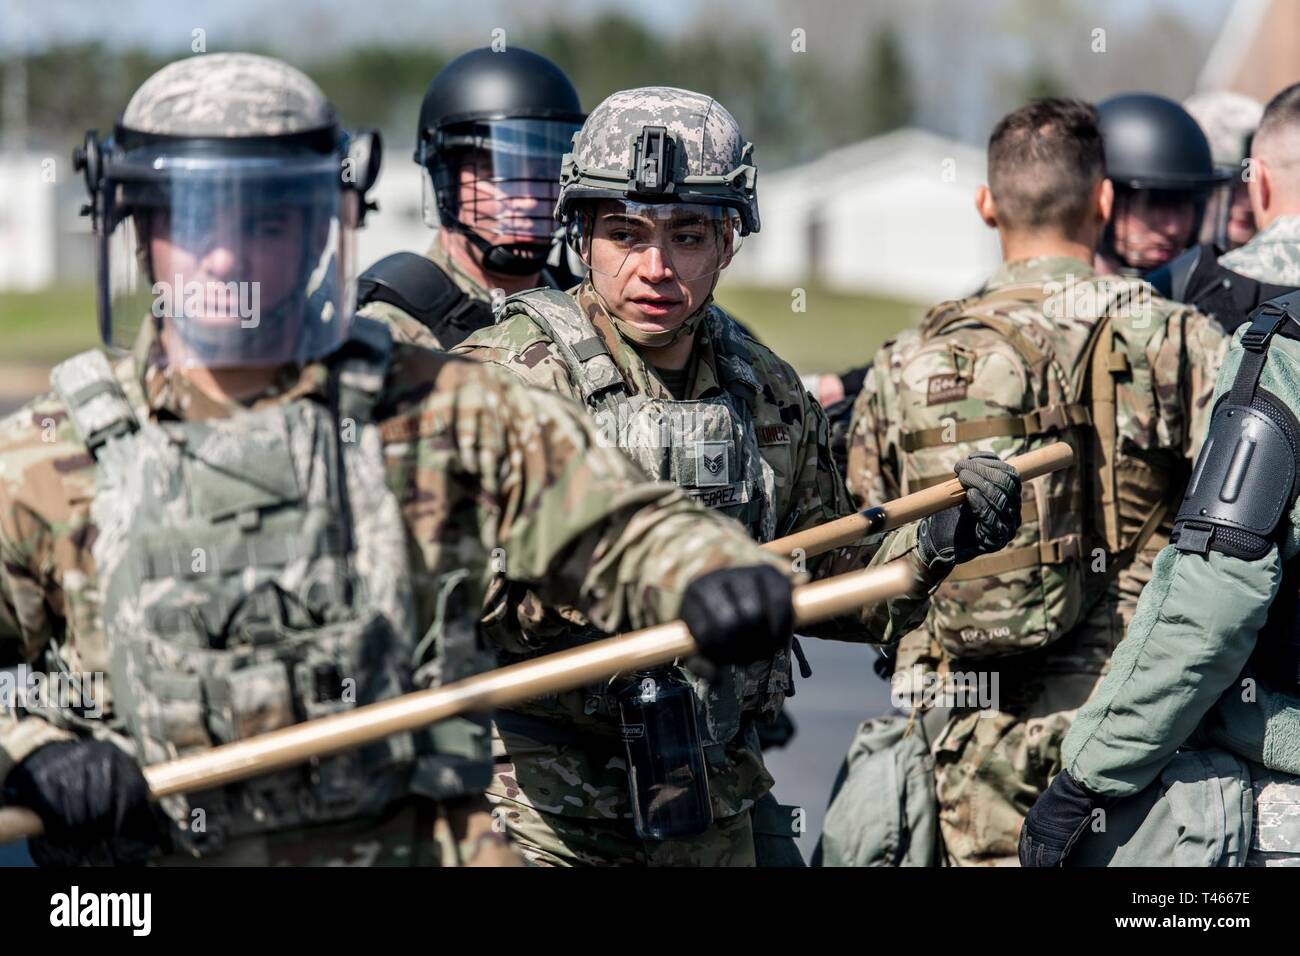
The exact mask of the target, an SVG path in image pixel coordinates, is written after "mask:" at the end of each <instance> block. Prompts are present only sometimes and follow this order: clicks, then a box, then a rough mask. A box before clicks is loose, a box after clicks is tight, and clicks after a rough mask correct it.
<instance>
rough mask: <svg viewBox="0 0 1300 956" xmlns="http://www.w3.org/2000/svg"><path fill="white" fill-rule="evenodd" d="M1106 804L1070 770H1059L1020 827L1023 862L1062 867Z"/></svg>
mask: <svg viewBox="0 0 1300 956" xmlns="http://www.w3.org/2000/svg"><path fill="white" fill-rule="evenodd" d="M1102 803H1103V801H1102V799H1101V798H1100V797H1097V796H1094V795H1093V794H1091V793H1089V792H1088V791H1087V790H1085V789H1084V788H1083V787H1082V786H1081V785H1080V784H1079V783H1078V782H1077V781H1076V780H1075V779H1074V778H1073V777H1071V776H1070V774H1069V773H1068V772H1067V771H1065V770H1062V771H1061V772H1060V773H1058V774H1057V775H1056V776H1055V777H1054V778H1052V783H1051V785H1050V786H1049V787H1048V788H1047V789H1046V790H1045V791H1044V792H1043V795H1042V796H1041V797H1039V798H1038V802H1037V803H1035V804H1034V805H1033V806H1032V807H1031V808H1030V810H1029V815H1028V816H1026V817H1025V824H1024V826H1023V827H1022V828H1021V830H1020V865H1021V866H1061V865H1062V863H1064V861H1065V858H1066V856H1067V855H1068V854H1069V852H1070V850H1071V848H1072V847H1073V846H1074V845H1075V843H1077V842H1078V841H1079V838H1080V837H1081V836H1083V832H1084V830H1086V829H1087V827H1088V822H1089V821H1090V820H1091V819H1092V812H1093V811H1094V810H1096V809H1097V808H1098V807H1100V806H1102Z"/></svg>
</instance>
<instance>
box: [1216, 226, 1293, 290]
mask: <svg viewBox="0 0 1300 956" xmlns="http://www.w3.org/2000/svg"><path fill="white" fill-rule="evenodd" d="M1219 265H1221V266H1223V267H1224V268H1225V269H1231V270H1232V271H1233V272H1238V273H1240V274H1241V275H1244V276H1249V277H1250V278H1252V279H1258V280H1259V281H1260V282H1271V283H1273V284H1275V285H1293V286H1300V216H1282V217H1281V218H1280V219H1277V220H1275V221H1274V222H1272V223H1270V224H1269V226H1268V228H1267V229H1263V230H1261V231H1260V232H1257V233H1256V234H1255V235H1254V236H1252V237H1251V240H1250V242H1248V243H1246V244H1245V245H1244V246H1242V247H1240V248H1239V249H1233V250H1232V251H1231V252H1228V253H1225V254H1224V255H1222V256H1220V257H1219Z"/></svg>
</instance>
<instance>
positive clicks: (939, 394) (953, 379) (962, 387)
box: [925, 374, 970, 405]
mask: <svg viewBox="0 0 1300 956" xmlns="http://www.w3.org/2000/svg"><path fill="white" fill-rule="evenodd" d="M969 384H970V382H968V381H966V379H964V378H962V377H961V376H960V375H952V374H949V375H931V376H930V378H929V381H928V382H927V383H926V387H925V404H927V405H943V404H946V403H947V402H959V401H961V400H962V399H964V398H965V397H966V387H967V386H968V385H969Z"/></svg>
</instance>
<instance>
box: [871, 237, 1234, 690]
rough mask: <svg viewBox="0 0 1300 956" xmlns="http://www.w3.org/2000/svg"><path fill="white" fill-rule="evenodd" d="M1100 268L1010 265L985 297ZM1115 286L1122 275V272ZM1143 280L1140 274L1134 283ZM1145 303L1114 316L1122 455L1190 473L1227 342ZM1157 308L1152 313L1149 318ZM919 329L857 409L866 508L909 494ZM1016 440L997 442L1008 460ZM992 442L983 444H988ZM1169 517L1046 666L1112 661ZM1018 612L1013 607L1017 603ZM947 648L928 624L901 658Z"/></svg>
mask: <svg viewBox="0 0 1300 956" xmlns="http://www.w3.org/2000/svg"><path fill="white" fill-rule="evenodd" d="M1100 278H1101V277H1098V276H1097V275H1096V273H1094V271H1093V269H1092V268H1091V266H1089V265H1086V264H1084V263H1083V262H1080V261H1078V260H1076V259H1072V258H1066V257H1048V258H1039V259H1029V260H1023V261H1019V262H1013V263H1008V264H1004V265H1003V266H1002V267H1001V268H1000V269H999V270H998V271H997V272H996V273H995V274H994V275H993V276H992V277H991V278H990V279H989V281H988V282H987V283H986V284H985V286H984V287H983V289H981V290H980V292H979V293H977V295H983V294H986V293H991V292H994V291H996V290H999V289H1002V288H1006V287H1008V286H1011V285H1014V284H1024V283H1034V282H1042V283H1044V284H1046V283H1049V282H1056V283H1061V284H1062V286H1063V287H1065V288H1066V289H1068V288H1069V287H1070V285H1071V283H1072V282H1073V283H1074V284H1076V286H1075V287H1076V290H1077V288H1078V285H1077V284H1079V283H1094V284H1096V283H1098V282H1099V280H1100ZM1109 281H1110V282H1111V283H1114V281H1116V280H1115V279H1114V278H1113V277H1111V278H1110V279H1109ZM1133 281H1134V282H1136V281H1137V280H1133ZM1136 301H1138V302H1140V303H1142V311H1141V312H1139V313H1136V314H1135V315H1134V316H1130V317H1121V318H1115V319H1114V320H1113V322H1114V323H1115V331H1116V347H1117V348H1121V349H1123V350H1124V351H1125V352H1126V353H1127V357H1128V360H1129V366H1130V368H1131V369H1132V370H1133V373H1132V376H1131V378H1130V379H1129V380H1128V381H1127V382H1125V381H1124V380H1123V379H1121V380H1120V381H1119V386H1118V393H1117V398H1116V401H1117V405H1118V408H1117V410H1116V417H1117V427H1118V437H1119V442H1118V443H1119V447H1120V455H1121V460H1120V467H1121V468H1122V467H1123V465H1122V456H1123V455H1125V454H1127V455H1133V456H1138V457H1140V458H1142V459H1144V460H1147V461H1148V462H1151V463H1153V464H1156V465H1157V466H1160V467H1163V468H1167V469H1170V470H1172V471H1173V472H1174V473H1175V474H1182V475H1184V476H1185V474H1186V468H1187V467H1188V464H1189V463H1190V462H1191V461H1193V460H1194V459H1195V456H1196V453H1197V451H1198V450H1199V443H1200V441H1201V439H1202V436H1203V435H1204V432H1205V428H1206V426H1207V425H1208V422H1209V413H1210V396H1211V393H1212V391H1213V387H1214V377H1215V374H1216V373H1217V370H1218V367H1219V364H1220V362H1221V360H1222V356H1223V353H1224V349H1225V348H1226V340H1225V339H1224V337H1223V336H1222V334H1221V333H1220V332H1219V331H1218V330H1217V329H1216V328H1215V326H1214V325H1213V324H1212V323H1211V322H1210V320H1209V319H1207V318H1206V317H1205V316H1203V315H1201V314H1200V313H1198V312H1196V311H1195V310H1193V309H1191V308H1189V307H1187V306H1182V305H1178V304H1176V303H1172V302H1168V301H1166V300H1163V299H1160V298H1158V297H1156V296H1154V295H1147V294H1144V295H1143V296H1142V297H1141V298H1140V299H1137V300H1136ZM1026 308H1027V309H1028V311H1027V312H1026V319H1027V320H1029V321H1034V322H1038V323H1043V322H1048V321H1050V320H1048V319H1046V318H1045V317H1044V316H1043V315H1042V314H1041V313H1040V312H1039V311H1037V310H1036V309H1031V308H1029V307H1026ZM1148 312H1149V316H1150V317H1149V320H1146V316H1147V313H1148ZM921 341H922V339H921V333H920V330H919V329H909V330H907V331H905V332H904V333H902V334H901V335H900V336H898V338H896V339H894V340H892V341H890V342H886V343H885V345H884V346H883V347H882V348H881V350H880V352H879V353H877V355H876V358H875V361H874V363H873V364H872V366H871V369H870V371H869V372H868V374H867V379H866V383H865V385H864V387H863V390H862V393H861V395H859V396H858V399H857V401H856V403H855V406H854V410H853V423H852V425H851V428H850V435H849V468H848V475H847V476H846V478H847V483H848V487H849V490H850V491H851V493H852V494H853V496H854V498H855V499H856V500H857V502H858V503H859V504H860V505H862V506H864V507H865V506H869V505H871V504H874V503H875V502H878V501H883V500H887V499H889V498H894V497H897V496H898V495H900V494H902V493H903V492H904V487H903V486H904V477H903V476H904V454H905V453H904V452H903V450H902V448H901V440H900V429H899V423H900V421H901V417H902V416H901V411H900V409H901V406H900V388H901V387H902V384H903V383H902V378H901V373H902V370H903V368H904V366H905V365H906V364H907V361H908V359H909V357H910V356H911V355H912V354H914V352H915V351H916V349H917V348H918V347H919V346H920V344H921ZM1014 441H1015V439H1010V438H1008V439H990V440H988V442H991V443H992V444H993V445H994V450H997V451H999V452H1000V453H1001V454H1003V456H1004V457H1005V454H1006V450H1005V449H999V448H997V447H996V446H997V445H998V444H999V443H1005V444H1006V445H1007V447H1008V448H1009V447H1010V445H1011V443H1012V442H1014ZM985 445H986V443H984V442H982V443H981V447H985ZM1161 463H1163V464H1161ZM1169 524H1170V522H1169V518H1168V517H1166V520H1165V522H1164V525H1163V527H1162V529H1161V532H1158V533H1157V534H1155V535H1154V536H1153V537H1152V539H1151V540H1150V541H1149V542H1148V543H1147V545H1146V547H1145V548H1143V550H1142V553H1141V555H1139V556H1138V559H1137V560H1135V561H1133V562H1132V564H1130V565H1129V567H1128V568H1126V569H1125V570H1124V571H1123V572H1122V573H1121V574H1120V575H1119V576H1118V578H1117V580H1116V581H1114V582H1112V583H1111V585H1110V587H1109V590H1108V592H1107V599H1106V600H1102V601H1099V602H1098V603H1097V604H1096V605H1095V606H1094V608H1093V610H1092V612H1091V613H1090V614H1089V615H1088V617H1087V619H1086V620H1085V622H1084V624H1083V626H1081V627H1079V628H1078V633H1077V634H1073V635H1069V636H1067V637H1064V638H1061V639H1059V640H1057V641H1056V642H1055V643H1053V644H1051V645H1049V647H1048V648H1047V649H1046V650H1047V654H1046V656H1045V657H1042V658H1041V659H1040V661H1039V662H1040V663H1041V666H1042V667H1044V668H1046V669H1048V670H1051V669H1061V670H1066V671H1073V670H1077V669H1079V668H1083V669H1087V670H1095V669H1099V668H1102V667H1104V665H1105V661H1106V660H1107V658H1108V656H1109V653H1110V650H1111V649H1112V647H1113V646H1114V644H1115V643H1116V642H1117V641H1118V640H1119V639H1120V638H1121V637H1122V636H1123V633H1124V628H1125V626H1126V624H1127V621H1128V620H1129V619H1130V618H1131V615H1132V612H1133V609H1134V606H1135V604H1136V601H1137V596H1138V594H1139V592H1140V591H1141V589H1142V586H1143V584H1145V582H1146V581H1147V580H1148V579H1149V578H1150V573H1151V567H1150V564H1151V561H1152V559H1153V558H1154V555H1155V554H1156V552H1158V551H1159V549H1160V547H1161V546H1162V545H1163V544H1164V543H1165V541H1166V540H1167V536H1166V532H1167V530H1168V527H1169ZM1009 610H1013V609H1009ZM942 656H943V655H942V652H941V651H940V650H939V649H938V647H937V646H936V645H934V644H933V642H932V641H930V639H929V635H928V634H927V633H926V632H925V631H918V632H917V633H915V634H913V635H911V636H909V637H908V638H906V639H905V640H904V641H903V646H902V647H901V648H900V651H899V656H898V667H899V669H900V670H902V669H903V668H905V667H908V666H911V665H912V664H914V663H918V662H919V663H922V664H928V665H937V664H938V663H939V662H940V660H941V658H942Z"/></svg>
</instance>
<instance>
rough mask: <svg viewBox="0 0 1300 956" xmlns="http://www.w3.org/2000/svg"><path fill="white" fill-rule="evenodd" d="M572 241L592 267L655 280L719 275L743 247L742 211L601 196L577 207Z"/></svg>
mask: <svg viewBox="0 0 1300 956" xmlns="http://www.w3.org/2000/svg"><path fill="white" fill-rule="evenodd" d="M568 242H569V245H570V247H571V248H572V249H573V250H574V251H575V252H576V253H577V255H578V257H579V258H580V259H581V260H582V264H583V265H584V266H586V268H587V269H588V271H590V272H592V273H594V274H596V275H600V276H606V277H609V278H614V277H618V276H620V275H624V274H627V273H628V272H629V270H641V271H642V274H643V276H644V277H646V278H648V279H649V280H650V281H652V282H656V281H660V279H661V278H662V279H671V278H675V279H677V280H678V281H680V282H691V281H694V280H696V279H703V278H706V277H708V276H713V275H716V274H717V273H718V272H721V271H722V270H723V269H724V268H726V266H727V264H728V263H730V262H731V258H732V256H734V255H735V254H736V252H737V251H738V250H739V249H740V246H741V242H742V237H741V219H740V214H739V213H738V212H736V211H735V210H734V209H731V208H729V207H727V206H714V205H698V204H694V203H638V202H628V201H622V200H613V199H607V200H601V201H599V202H595V203H589V204H587V206H586V208H583V209H581V210H578V211H576V213H575V215H574V217H573V221H572V222H571V223H570V225H569V234H568Z"/></svg>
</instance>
